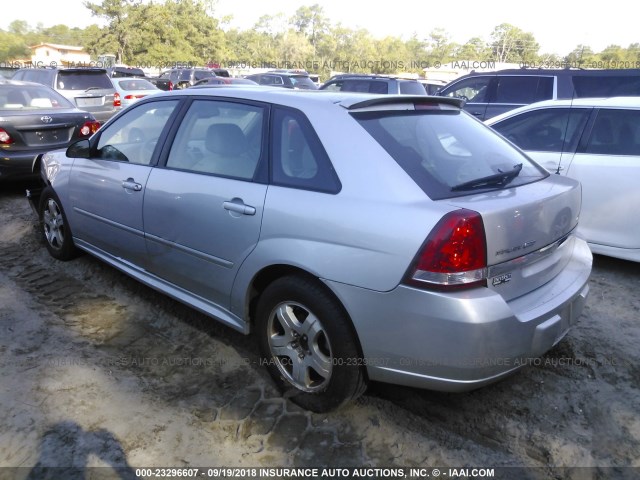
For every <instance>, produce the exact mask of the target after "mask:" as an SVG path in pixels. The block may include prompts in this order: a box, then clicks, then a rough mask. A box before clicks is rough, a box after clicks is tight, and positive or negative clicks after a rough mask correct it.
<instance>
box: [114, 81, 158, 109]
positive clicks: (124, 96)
mask: <svg viewBox="0 0 640 480" xmlns="http://www.w3.org/2000/svg"><path fill="white" fill-rule="evenodd" d="M111 83H113V88H115V89H116V92H117V94H118V95H119V96H120V104H121V106H122V108H125V107H128V106H129V105H131V104H132V103H135V102H137V101H138V100H140V99H141V98H144V97H146V96H147V95H153V94H155V93H160V92H162V90H160V89H159V88H158V87H156V86H155V85H154V84H153V83H151V82H150V81H148V80H145V79H144V78H136V77H121V78H112V79H111Z"/></svg>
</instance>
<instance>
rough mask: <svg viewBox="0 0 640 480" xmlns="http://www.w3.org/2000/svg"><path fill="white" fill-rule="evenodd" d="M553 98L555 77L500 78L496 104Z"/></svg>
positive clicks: (525, 103)
mask: <svg viewBox="0 0 640 480" xmlns="http://www.w3.org/2000/svg"><path fill="white" fill-rule="evenodd" d="M552 97H553V77H537V76H527V75H523V76H498V83H497V86H496V95H495V100H493V102H494V103H516V104H521V105H528V104H529V103H534V102H538V101H540V100H547V99H551V98H552Z"/></svg>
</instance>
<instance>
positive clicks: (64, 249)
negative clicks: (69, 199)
mask: <svg viewBox="0 0 640 480" xmlns="http://www.w3.org/2000/svg"><path fill="white" fill-rule="evenodd" d="M40 221H41V225H42V233H43V238H44V241H45V244H46V246H47V250H48V251H49V254H50V255H51V256H52V257H53V258H56V259H58V260H64V261H66V260H71V259H72V258H74V257H75V256H77V254H78V251H77V250H76V248H75V246H74V244H73V240H72V239H71V230H70V229H69V225H68V223H67V217H66V216H65V214H64V211H63V210H62V206H61V204H60V199H59V198H58V196H57V195H56V193H55V192H54V191H53V188H51V187H47V188H45V189H44V190H43V191H42V195H41V196H40Z"/></svg>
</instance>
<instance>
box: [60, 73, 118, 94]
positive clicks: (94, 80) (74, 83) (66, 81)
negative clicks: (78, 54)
mask: <svg viewBox="0 0 640 480" xmlns="http://www.w3.org/2000/svg"><path fill="white" fill-rule="evenodd" d="M57 88H58V89H60V90H89V89H92V88H93V89H96V88H97V89H102V88H104V89H111V90H112V89H113V85H112V84H111V81H110V80H109V77H107V76H106V75H105V73H104V70H100V71H95V72H94V71H85V72H83V71H79V70H69V71H66V70H61V71H60V73H59V74H58V85H57Z"/></svg>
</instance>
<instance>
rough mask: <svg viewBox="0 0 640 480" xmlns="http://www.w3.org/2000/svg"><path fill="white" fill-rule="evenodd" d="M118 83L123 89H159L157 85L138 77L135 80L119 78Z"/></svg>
mask: <svg viewBox="0 0 640 480" xmlns="http://www.w3.org/2000/svg"><path fill="white" fill-rule="evenodd" d="M118 85H119V86H120V88H121V89H122V90H127V91H129V90H157V87H156V86H155V85H154V84H153V83H151V82H149V81H147V80H143V79H141V78H137V79H135V80H119V81H118Z"/></svg>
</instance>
